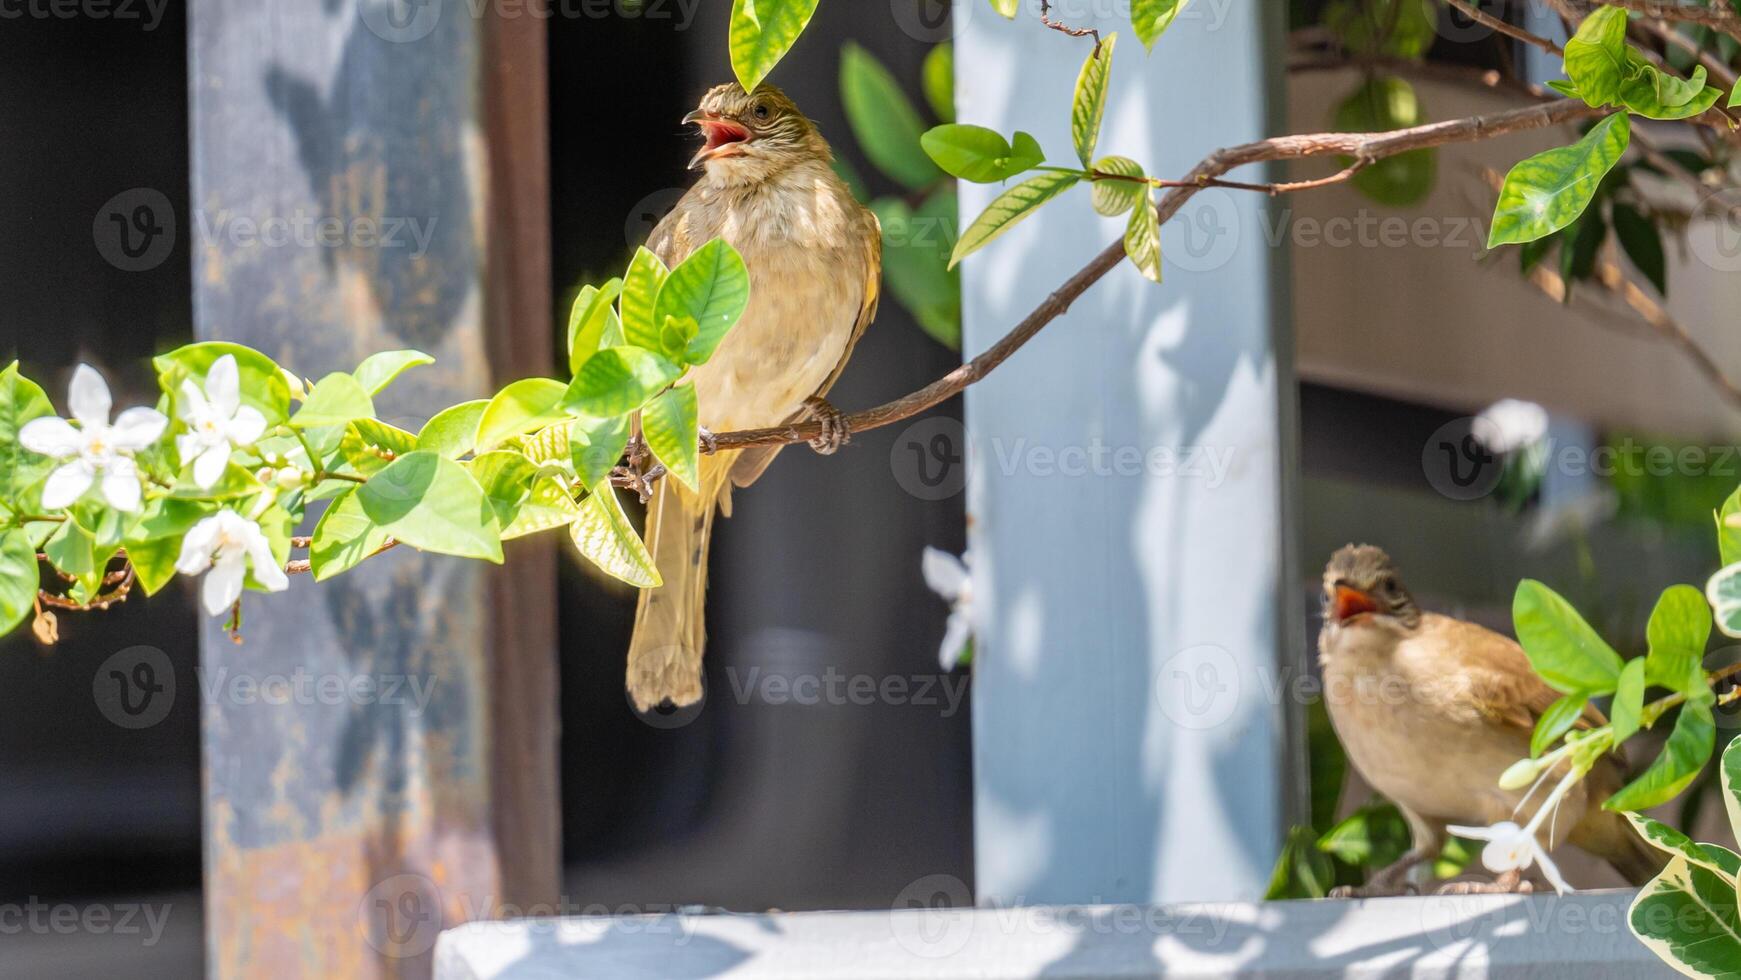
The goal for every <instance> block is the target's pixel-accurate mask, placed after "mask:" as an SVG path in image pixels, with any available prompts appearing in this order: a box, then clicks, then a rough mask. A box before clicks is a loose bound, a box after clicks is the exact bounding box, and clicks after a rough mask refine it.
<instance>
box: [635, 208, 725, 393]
mask: <svg viewBox="0 0 1741 980" xmlns="http://www.w3.org/2000/svg"><path fill="white" fill-rule="evenodd" d="M749 304H750V272H749V268H748V267H746V266H745V265H744V259H743V256H741V255H739V254H738V251H737V249H735V248H732V247H731V245H730V244H729V243H728V242H726V240H725V239H723V238H715V239H713V240H712V241H710V242H708V243H707V244H706V245H703V246H701V247H700V248H698V249H696V250H695V251H694V252H693V253H691V254H690V256H689V257H688V258H687V259H684V260H683V262H682V263H680V264H679V265H678V266H677V268H675V269H672V270H671V274H670V275H669V276H668V277H666V279H665V283H664V285H663V286H661V287H660V289H659V295H658V298H657V299H656V300H655V301H654V303H653V322H655V323H659V324H663V323H665V320H666V318H667V317H677V318H678V319H679V320H683V319H684V318H688V319H691V320H693V321H694V322H695V324H696V331H695V332H694V334H692V335H691V336H690V337H689V338H687V340H686V343H685V346H683V347H679V348H677V349H675V350H672V349H664V348H654V350H656V351H658V352H660V353H663V354H665V355H666V356H667V357H671V358H672V359H674V360H681V361H682V362H684V363H686V364H706V363H707V360H708V358H710V357H712V356H713V352H714V350H715V349H716V348H717V347H719V342H720V341H721V340H723V339H725V335H726V333H727V332H728V331H730V330H731V328H732V327H733V326H735V325H736V324H737V322H738V318H739V317H741V316H743V315H744V310H745V309H747V308H748V307H749ZM642 346H646V345H642Z"/></svg>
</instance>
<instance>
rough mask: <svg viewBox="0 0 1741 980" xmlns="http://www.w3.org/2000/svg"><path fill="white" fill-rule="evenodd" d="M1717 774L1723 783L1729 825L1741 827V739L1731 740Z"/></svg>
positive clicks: (1724, 804) (1725, 809)
mask: <svg viewBox="0 0 1741 980" xmlns="http://www.w3.org/2000/svg"><path fill="white" fill-rule="evenodd" d="M1717 775H1718V777H1719V778H1720V779H1721V780H1722V783H1723V809H1724V812H1726V813H1728V815H1729V827H1730V829H1734V828H1737V827H1741V739H1731V740H1730V741H1729V745H1728V747H1727V748H1725V749H1724V750H1723V758H1722V761H1721V763H1720V771H1719V772H1718V774H1717Z"/></svg>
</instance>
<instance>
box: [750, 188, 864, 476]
mask: <svg viewBox="0 0 1741 980" xmlns="http://www.w3.org/2000/svg"><path fill="white" fill-rule="evenodd" d="M863 214H864V218H865V220H866V221H867V222H869V224H870V227H869V229H868V232H869V234H868V235H867V236H866V239H867V241H868V242H869V245H868V247H867V248H866V254H865V263H864V266H865V267H864V299H863V300H862V301H861V302H860V303H859V307H858V321H857V322H855V323H854V324H853V325H852V336H851V337H848V338H847V341H846V349H845V350H843V351H841V353H840V363H838V364H836V365H835V366H834V370H833V371H831V372H829V375H828V380H826V381H824V382H822V387H821V388H818V389H817V390H816V394H817V395H818V396H819V397H821V396H826V395H827V394H828V392H829V390H830V389H831V388H833V387H834V383H835V382H836V381H839V380H840V373H841V372H842V371H844V370H846V362H847V361H848V360H850V359H851V358H852V349H853V348H854V347H857V346H858V338H860V337H862V336H864V331H865V328H866V327H868V326H870V324H871V321H872V320H875V319H876V318H877V305H878V304H879V303H880V302H881V300H882V291H883V225H882V222H881V221H879V220H877V216H876V215H875V214H873V213H872V212H871V211H870V210H869V209H865V210H864V212H863ZM809 415H810V410H809V409H807V408H804V409H799V410H798V412H797V413H795V414H794V415H793V416H792V417H791V418H789V419H787V420H786V421H785V422H783V423H781V424H782V425H791V424H793V423H796V422H802V421H804V420H805V419H807V418H808V417H809ZM780 448H781V447H779V446H762V447H760V448H757V449H746V450H744V452H743V455H742V456H741V457H739V459H738V461H737V463H736V465H734V466H733V467H732V470H731V482H732V484H733V485H734V486H739V487H747V486H749V485H750V484H752V483H754V482H756V481H757V480H758V479H760V478H761V476H762V473H763V472H765V471H766V470H767V468H768V466H769V465H770V464H772V463H773V462H774V457H775V456H778V455H779V454H780Z"/></svg>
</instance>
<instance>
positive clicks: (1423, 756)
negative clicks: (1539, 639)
mask: <svg viewBox="0 0 1741 980" xmlns="http://www.w3.org/2000/svg"><path fill="white" fill-rule="evenodd" d="M1323 586H1324V625H1323V629H1322V631H1321V632H1320V633H1319V634H1318V654H1319V663H1320V665H1321V666H1322V668H1323V671H1324V701H1325V706H1326V707H1327V708H1328V710H1329V714H1330V720H1331V722H1332V723H1333V724H1334V726H1335V728H1336V734H1337V736H1338V737H1339V738H1340V739H1341V740H1342V746H1343V748H1344V749H1346V750H1347V752H1348V758H1349V761H1351V762H1352V763H1353V764H1354V768H1355V769H1356V770H1358V771H1359V773H1360V775H1361V777H1362V778H1364V779H1365V780H1366V782H1367V783H1369V784H1370V785H1371V786H1372V787H1373V788H1374V789H1376V790H1377V791H1378V792H1380V793H1382V794H1384V795H1385V796H1386V797H1388V798H1389V799H1390V800H1391V802H1393V803H1395V804H1396V805H1397V808H1398V809H1400V810H1401V811H1402V814H1403V817H1404V818H1405V819H1406V820H1407V821H1408V825H1409V829H1410V831H1411V833H1412V836H1413V847H1412V848H1411V849H1410V850H1409V852H1408V853H1407V854H1405V855H1404V856H1403V858H1402V859H1401V860H1400V861H1398V862H1396V863H1395V864H1393V865H1391V866H1390V867H1388V868H1385V869H1383V870H1381V871H1379V872H1378V873H1376V874H1375V875H1374V876H1373V877H1372V879H1371V880H1370V881H1369V882H1368V883H1367V885H1366V887H1364V888H1359V889H1346V890H1344V891H1343V894H1351V895H1359V896H1372V895H1394V894H1399V893H1402V892H1404V891H1407V890H1412V888H1413V886H1412V885H1411V884H1410V883H1409V880H1408V878H1409V873H1410V872H1411V871H1412V870H1413V869H1415V868H1416V867H1418V866H1420V865H1423V864H1426V863H1428V862H1431V861H1433V860H1435V859H1437V858H1438V856H1439V851H1440V850H1441V849H1442V848H1443V846H1444V844H1445V840H1446V835H1447V827H1448V826H1450V825H1454V824H1463V825H1479V826H1483V827H1490V826H1493V825H1499V824H1506V823H1507V822H1515V823H1526V822H1527V823H1529V824H1530V825H1531V827H1532V828H1533V829H1535V830H1536V832H1537V836H1538V841H1539V845H1540V848H1541V853H1544V854H1545V853H1547V852H1548V851H1551V850H1553V849H1554V848H1555V847H1557V846H1559V845H1560V844H1562V843H1564V842H1566V841H1568V840H1569V841H1570V842H1571V843H1573V844H1576V845H1578V846H1579V847H1580V848H1582V849H1584V850H1586V851H1589V852H1590V853H1592V854H1595V855H1596V856H1598V857H1601V858H1603V859H1605V860H1607V861H1608V862H1609V863H1610V864H1612V865H1613V866H1614V867H1615V869H1616V870H1618V871H1619V872H1620V873H1621V874H1622V875H1623V876H1625V877H1626V878H1627V880H1629V881H1631V882H1632V883H1634V884H1643V883H1644V882H1645V881H1647V880H1649V879H1650V878H1651V877H1652V876H1653V875H1655V873H1656V872H1657V871H1658V870H1660V869H1661V868H1662V866H1663V864H1664V859H1663V856H1662V854H1661V853H1660V852H1658V851H1656V850H1655V849H1654V848H1652V847H1650V846H1649V845H1647V844H1645V843H1644V841H1642V840H1641V839H1640V838H1639V837H1638V835H1637V834H1636V833H1634V832H1633V830H1632V828H1631V826H1630V825H1629V824H1628V823H1627V822H1626V818H1625V817H1623V816H1621V815H1620V814H1618V813H1613V812H1610V811H1607V810H1603V809H1602V808H1601V803H1602V801H1603V800H1605V799H1607V797H1608V796H1609V795H1610V794H1612V793H1613V792H1614V791H1615V790H1617V789H1619V788H1620V786H1621V785H1622V783H1623V781H1624V776H1625V773H1624V772H1623V771H1622V769H1621V760H1619V759H1618V758H1616V757H1615V756H1607V757H1604V758H1603V759H1602V760H1600V761H1599V762H1598V763H1597V764H1596V767H1595V768H1594V769H1593V770H1591V772H1590V773H1589V775H1587V776H1586V777H1585V778H1584V779H1583V780H1582V781H1580V782H1577V783H1575V784H1573V785H1571V786H1570V788H1569V789H1568V790H1567V791H1566V792H1565V793H1564V794H1563V795H1559V796H1554V795H1553V794H1544V793H1541V792H1536V793H1534V794H1533V795H1532V794H1531V793H1530V792H1529V789H1530V787H1529V786H1527V785H1526V786H1522V787H1518V788H1515V789H1511V788H1504V787H1501V785H1500V782H1501V777H1502V776H1503V775H1505V773H1506V771H1507V770H1508V769H1511V768H1512V767H1513V765H1514V764H1515V763H1517V762H1518V760H1520V759H1524V758H1527V757H1528V756H1529V754H1530V752H1529V741H1530V733H1531V732H1532V731H1533V730H1534V729H1535V723H1536V719H1538V718H1539V717H1541V714H1542V712H1543V711H1545V710H1547V708H1548V706H1549V705H1551V704H1553V703H1554V701H1555V700H1557V699H1558V697H1559V694H1558V693H1557V692H1556V691H1554V690H1553V689H1552V688H1550V687H1548V685H1547V684H1546V683H1545V682H1543V681H1542V680H1541V679H1540V678H1539V677H1537V676H1536V674H1535V671H1534V670H1532V669H1531V668H1530V664H1529V658H1528V657H1527V656H1526V655H1525V654H1524V652H1523V648H1522V647H1520V646H1518V645H1517V643H1516V642H1514V641H1513V640H1511V639H1509V638H1507V637H1504V636H1501V635H1499V634H1498V633H1495V632H1493V631H1491V630H1488V629H1486V628H1484V627H1482V626H1478V625H1476V624H1474V623H1467V622H1464V621H1462V620H1458V619H1453V618H1451V617H1449V616H1441V615H1438V614H1437V613H1429V612H1423V611H1422V610H1421V608H1420V606H1419V605H1417V604H1416V603H1415V599H1414V596H1413V595H1411V594H1410V593H1409V590H1408V589H1407V588H1406V587H1405V586H1404V585H1403V583H1402V578H1401V575H1400V574H1399V573H1398V572H1397V569H1396V566H1395V565H1394V564H1393V563H1392V562H1391V560H1390V556H1389V555H1386V554H1385V553H1384V552H1383V551H1381V550H1379V549H1378V548H1374V547H1371V546H1370V545H1349V546H1347V547H1345V548H1342V549H1341V550H1339V551H1337V552H1336V553H1335V554H1334V555H1333V556H1331V558H1330V563H1329V565H1328V566H1327V567H1326V568H1325V569H1324V580H1323ZM1603 724H1606V719H1604V718H1603V717H1602V714H1601V712H1599V711H1597V710H1596V709H1595V708H1593V707H1587V708H1586V709H1585V711H1584V714H1583V717H1582V718H1581V719H1580V720H1579V721H1578V723H1577V727H1579V728H1585V729H1588V728H1592V727H1597V726H1600V725H1603ZM1569 765H1570V763H1569V761H1567V762H1562V763H1560V764H1559V765H1558V766H1557V767H1555V768H1553V769H1551V770H1550V771H1548V772H1547V774H1546V776H1545V781H1546V782H1548V783H1553V782H1554V781H1555V780H1558V779H1559V778H1560V777H1561V776H1563V775H1564V774H1565V771H1566V769H1567V768H1568V767H1569ZM1526 797H1528V798H1527V799H1526ZM1549 801H1551V805H1553V806H1556V807H1557V808H1558V809H1557V811H1555V812H1553V813H1551V814H1548V815H1547V816H1548V819H1544V820H1542V821H1539V822H1538V821H1530V818H1531V817H1532V816H1533V815H1534V810H1533V809H1531V807H1541V806H1543V805H1544V803H1547V802H1549ZM1531 887H1532V883H1531V882H1530V881H1528V880H1527V879H1525V878H1524V876H1523V874H1522V869H1521V868H1518V869H1515V870H1507V871H1506V872H1505V873H1503V874H1501V875H1500V877H1499V879H1498V880H1497V881H1496V882H1494V883H1493V884H1491V885H1470V884H1467V883H1458V884H1456V885H1455V886H1453V888H1454V889H1455V890H1458V891H1465V892H1467V891H1512V890H1528V889H1529V888H1531Z"/></svg>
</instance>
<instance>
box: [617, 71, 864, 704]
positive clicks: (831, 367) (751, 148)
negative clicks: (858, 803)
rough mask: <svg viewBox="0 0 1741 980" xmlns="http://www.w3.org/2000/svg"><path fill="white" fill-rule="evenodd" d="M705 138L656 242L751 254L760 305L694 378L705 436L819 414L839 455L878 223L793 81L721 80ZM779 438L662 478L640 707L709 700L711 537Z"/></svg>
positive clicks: (642, 617)
mask: <svg viewBox="0 0 1741 980" xmlns="http://www.w3.org/2000/svg"><path fill="white" fill-rule="evenodd" d="M684 122H685V123H694V124H695V125H697V126H699V127H700V128H701V132H702V135H703V136H705V137H706V140H707V142H706V145H705V146H703V147H702V149H701V152H699V153H697V154H696V155H695V158H694V159H693V160H692V161H690V168H691V169H699V170H702V171H703V173H702V176H701V178H700V180H699V181H697V183H696V184H695V186H694V187H693V188H691V189H690V190H689V193H687V194H685V195H684V196H683V199H682V200H681V201H679V202H678V203H677V207H676V209H675V210H673V211H672V212H671V214H670V215H668V216H666V218H665V220H663V221H661V222H660V223H659V226H658V227H657V228H655V229H653V235H652V238H651V239H650V240H649V241H648V243H647V247H648V248H649V249H651V250H652V251H653V252H654V253H655V254H656V255H658V256H659V258H661V259H663V260H664V261H665V263H666V264H667V265H669V266H676V265H677V264H678V263H680V262H682V261H683V260H684V258H686V257H687V256H688V255H689V253H691V252H692V251H694V250H695V249H697V248H700V247H701V246H702V245H705V244H707V242H708V241H710V240H712V239H714V238H724V239H725V240H726V241H727V242H729V243H730V244H731V245H732V247H734V248H736V249H737V250H738V252H739V253H740V254H741V255H742V256H743V258H744V262H745V264H746V265H747V266H748V267H749V273H750V301H749V308H748V309H747V310H745V311H744V315H743V317H742V319H740V320H739V321H738V323H737V326H736V327H734V328H732V330H731V332H730V333H728V334H727V335H726V337H725V340H724V341H722V342H721V343H720V345H719V348H718V350H717V351H715V352H714V355H713V357H712V358H711V359H709V360H708V362H707V363H706V364H702V365H700V366H698V367H695V368H694V369H692V370H691V371H690V372H689V374H688V375H687V376H686V377H685V378H684V379H683V381H682V382H680V383H685V384H693V385H694V386H695V393H696V396H697V398H698V399H699V403H700V407H701V425H702V427H703V429H704V430H707V431H709V432H726V431H732V430H737V429H749V428H759V427H763V426H774V425H782V424H786V423H789V422H793V421H798V420H801V419H804V418H806V417H809V416H812V415H814V416H816V417H818V418H819V419H820V421H821V422H822V423H823V428H824V435H823V437H822V438H821V439H819V440H817V441H815V442H812V443H811V446H812V447H813V448H815V449H816V450H817V451H819V452H833V451H834V450H835V449H837V448H839V446H840V444H841V443H842V442H843V441H844V439H845V435H846V433H845V431H844V428H843V427H842V426H841V424H840V414H839V413H838V412H836V411H835V410H834V409H833V408H832V407H830V406H829V405H828V403H827V402H826V401H824V400H823V396H824V395H825V394H827V392H828V389H829V388H830V387H831V386H832V385H833V384H834V382H835V380H836V379H837V378H839V377H840V372H841V369H842V368H844V367H845V366H846V360H847V358H848V357H850V356H851V355H852V349H853V345H854V344H856V343H857V342H858V338H859V336H860V335H861V334H862V333H864V329H865V327H866V326H867V325H869V323H870V322H871V320H872V319H873V318H875V316H876V309H877V297H878V293H879V281H880V277H881V274H882V232H881V229H880V228H879V227H878V224H877V219H876V216H875V215H873V214H871V212H870V211H869V210H867V209H866V208H864V207H863V206H862V205H860V204H859V203H858V202H857V201H856V200H854V198H853V196H852V191H851V190H850V189H848V188H847V186H846V184H845V183H844V182H843V181H842V180H841V179H840V178H839V177H837V176H836V175H835V173H834V169H833V168H832V167H831V166H830V163H831V162H832V161H833V159H834V154H833V151H831V150H830V149H829V147H828V142H827V141H826V140H824V139H823V138H822V134H821V133H819V132H817V129H816V125H815V124H814V123H812V122H811V121H810V120H809V119H807V118H805V116H804V114H803V113H802V112H799V111H798V107H797V106H796V105H794V104H793V103H792V100H791V99H789V98H787V97H786V95H785V93H783V92H781V91H780V90H779V89H777V88H774V87H773V86H771V85H763V86H760V87H759V88H757V89H756V91H755V92H754V93H745V92H744V90H743V88H742V87H741V86H739V85H737V84H736V83H728V84H725V85H721V86H718V87H717V88H715V89H713V90H712V91H710V92H708V93H707V95H706V96H704V97H703V98H702V100H701V106H700V108H698V109H696V110H695V111H694V112H692V113H690V114H689V115H688V116H687V117H685V119H684ZM777 451H778V450H777V449H753V450H743V451H739V452H720V453H716V454H711V455H703V456H702V457H701V479H700V488H699V491H691V490H689V489H687V488H685V487H683V486H681V485H680V484H679V483H678V482H677V481H676V480H673V479H670V478H666V479H664V480H661V481H659V482H658V484H657V485H656V488H655V490H654V492H653V497H652V500H651V501H650V502H649V503H648V506H647V527H646V539H647V544H648V547H649V548H650V549H651V550H652V552H653V558H654V561H655V562H656V563H657V565H658V567H659V574H660V576H661V577H662V578H663V579H664V583H665V584H664V585H662V586H660V587H659V588H655V589H647V590H645V591H643V592H642V593H641V599H640V605H639V607H638V608H637V609H636V612H635V635H634V639H633V640H632V641H631V642H630V644H629V671H628V688H629V694H630V697H631V698H633V700H634V702H635V705H636V706H637V707H638V708H640V709H641V710H643V711H645V710H647V709H648V708H651V707H654V706H656V705H659V704H660V703H662V702H664V701H670V702H672V703H673V704H676V705H678V706H682V705H687V704H693V703H694V702H696V701H698V700H700V698H701V694H702V688H701V653H702V649H703V647H704V646H705V645H706V639H707V635H706V628H705V626H704V625H703V622H702V608H703V605H704V603H705V600H706V593H707V543H708V538H709V536H710V535H711V534H712V531H713V516H714V512H715V510H718V511H720V512H723V513H724V514H726V515H727V516H730V513H731V489H732V487H733V486H738V487H747V486H749V485H750V484H751V483H753V482H755V480H756V478H757V477H759V476H761V475H762V472H763V471H764V470H766V469H767V467H768V464H769V463H770V462H772V461H773V458H774V455H775V453H776V452H777Z"/></svg>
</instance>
